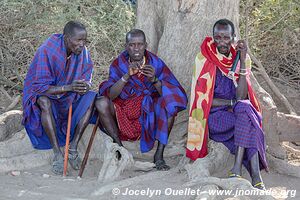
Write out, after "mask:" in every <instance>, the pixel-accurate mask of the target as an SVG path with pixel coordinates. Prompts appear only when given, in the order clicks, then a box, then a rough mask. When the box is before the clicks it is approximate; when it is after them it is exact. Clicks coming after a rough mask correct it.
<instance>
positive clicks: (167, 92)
mask: <svg viewBox="0 0 300 200" xmlns="http://www.w3.org/2000/svg"><path fill="white" fill-rule="evenodd" d="M146 47H147V43H146V37H145V34H144V32H143V31H142V30H139V29H133V30H131V31H130V32H128V33H127V34H126V49H125V51H123V52H122V53H121V54H120V55H119V56H118V58H116V59H115V60H114V61H113V62H112V64H111V66H110V68H109V79H108V80H107V81H105V82H103V83H101V85H100V88H99V94H100V95H102V96H100V97H98V99H97V100H96V103H95V105H96V108H97V111H98V113H99V115H100V120H101V124H102V126H103V128H104V131H105V132H106V133H107V134H108V135H109V136H111V137H112V138H113V140H114V142H116V143H118V144H119V145H120V146H122V142H121V141H122V140H131V141H132V140H139V139H140V148H141V152H147V151H150V150H151V149H152V148H153V146H154V143H155V140H158V145H157V150H156V153H155V155H154V163H155V166H156V169H157V170H169V168H170V167H169V166H168V165H167V164H166V163H165V161H164V158H163V152H164V148H165V146H166V144H167V143H168V136H169V133H170V131H171V129H172V126H173V123H174V117H175V116H176V115H177V113H178V112H179V111H181V110H183V109H185V108H186V104H187V97H186V94H185V91H184V89H183V88H182V86H181V85H180V83H179V82H178V81H177V79H176V78H175V76H174V75H173V74H172V72H171V71H170V69H169V68H168V67H167V66H166V65H165V63H164V62H163V61H162V60H161V59H160V58H158V57H157V56H156V55H154V54H153V53H151V52H150V51H147V50H146Z"/></svg>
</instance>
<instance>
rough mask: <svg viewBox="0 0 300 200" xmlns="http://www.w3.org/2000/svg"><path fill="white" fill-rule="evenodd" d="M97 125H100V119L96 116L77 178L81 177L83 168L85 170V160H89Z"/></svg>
mask: <svg viewBox="0 0 300 200" xmlns="http://www.w3.org/2000/svg"><path fill="white" fill-rule="evenodd" d="M99 123H100V117H99V116H98V117H97V121H96V124H95V126H94V129H93V132H92V134H91V137H90V141H89V144H88V146H87V148H86V151H85V154H84V158H83V160H82V163H81V167H80V170H79V173H78V177H80V178H81V177H82V174H83V171H84V168H85V165H86V163H87V160H88V158H89V154H90V151H91V148H92V144H93V142H94V138H95V136H96V131H97V128H98V126H99Z"/></svg>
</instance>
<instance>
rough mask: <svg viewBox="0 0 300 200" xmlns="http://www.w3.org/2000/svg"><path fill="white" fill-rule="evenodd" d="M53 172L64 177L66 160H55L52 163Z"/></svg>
mask: <svg viewBox="0 0 300 200" xmlns="http://www.w3.org/2000/svg"><path fill="white" fill-rule="evenodd" d="M52 172H53V173H54V174H56V175H62V174H63V172H64V159H63V158H60V159H58V160H54V161H53V163H52Z"/></svg>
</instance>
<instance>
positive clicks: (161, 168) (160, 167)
mask: <svg viewBox="0 0 300 200" xmlns="http://www.w3.org/2000/svg"><path fill="white" fill-rule="evenodd" d="M154 164H155V168H156V169H157V170H159V171H168V170H169V169H170V166H169V165H167V164H166V162H165V161H164V160H157V161H156V162H155V163H154Z"/></svg>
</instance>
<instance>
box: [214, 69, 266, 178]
mask: <svg viewBox="0 0 300 200" xmlns="http://www.w3.org/2000/svg"><path fill="white" fill-rule="evenodd" d="M214 98H221V99H235V98H236V89H235V87H234V84H233V82H232V80H230V79H229V78H227V77H226V76H223V75H222V72H220V71H219V70H218V69H217V73H216V82H215V90H214ZM229 108H230V107H229V106H219V107H212V108H211V111H210V115H209V118H208V126H209V137H210V139H212V140H214V141H216V142H222V143H223V144H224V145H225V146H226V147H227V148H228V149H229V150H230V152H231V153H232V154H235V152H236V148H237V146H240V147H245V148H246V150H245V155H244V159H243V165H244V166H245V167H246V168H247V170H248V171H249V172H250V159H251V158H252V156H253V155H254V154H255V153H256V152H258V154H259V161H260V169H266V170H267V169H268V167H267V161H266V155H265V152H266V144H265V140H264V133H263V131H262V129H261V127H260V124H261V120H262V119H261V116H260V114H259V113H257V112H256V110H255V108H254V107H253V106H252V105H251V103H250V101H249V100H243V101H239V102H238V103H236V104H235V106H234V108H233V112H230V111H228V109H229Z"/></svg>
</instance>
